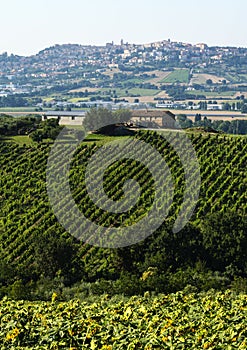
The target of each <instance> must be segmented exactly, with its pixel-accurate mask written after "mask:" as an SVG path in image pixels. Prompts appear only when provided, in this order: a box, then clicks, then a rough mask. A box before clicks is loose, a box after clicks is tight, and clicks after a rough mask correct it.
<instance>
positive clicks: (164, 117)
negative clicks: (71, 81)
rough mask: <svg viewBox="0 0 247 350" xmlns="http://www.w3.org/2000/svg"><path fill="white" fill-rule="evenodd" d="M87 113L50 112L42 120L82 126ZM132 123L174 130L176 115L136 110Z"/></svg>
mask: <svg viewBox="0 0 247 350" xmlns="http://www.w3.org/2000/svg"><path fill="white" fill-rule="evenodd" d="M85 114H86V112H85V111H71V112H67V111H65V112H64V111H50V112H45V113H44V114H43V115H42V120H47V119H51V118H55V119H58V120H59V124H60V125H82V124H83V120H84V118H85ZM130 122H132V123H133V124H134V125H136V126H144V127H152V128H169V129H170V128H174V127H175V115H174V114H173V113H171V112H170V111H166V110H155V109H149V110H148V109H136V110H132V111H131V118H130Z"/></svg>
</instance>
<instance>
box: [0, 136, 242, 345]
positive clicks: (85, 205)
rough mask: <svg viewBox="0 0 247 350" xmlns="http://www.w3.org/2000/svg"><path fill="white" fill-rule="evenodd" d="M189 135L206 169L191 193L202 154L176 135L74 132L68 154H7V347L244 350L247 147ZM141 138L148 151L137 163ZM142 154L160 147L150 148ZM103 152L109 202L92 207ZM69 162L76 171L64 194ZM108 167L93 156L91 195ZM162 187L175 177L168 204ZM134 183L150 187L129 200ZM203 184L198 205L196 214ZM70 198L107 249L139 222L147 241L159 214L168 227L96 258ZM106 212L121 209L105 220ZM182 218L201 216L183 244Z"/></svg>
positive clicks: (1, 241)
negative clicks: (78, 136)
mask: <svg viewBox="0 0 247 350" xmlns="http://www.w3.org/2000/svg"><path fill="white" fill-rule="evenodd" d="M188 137H189V139H190V141H191V143H192V145H193V149H194V150H195V154H196V157H197V159H198V162H199V166H200V173H199V172H198V171H197V170H196V171H194V172H192V175H191V177H190V179H192V182H193V183H188V181H187V179H186V171H187V170H188V169H186V168H185V167H184V164H186V159H185V158H187V159H192V158H191V157H192V155H193V152H194V151H192V150H191V149H190V147H189V146H188V143H187V142H186V139H185V138H184V136H183V135H182V134H180V133H178V132H167V133H166V134H164V135H160V134H158V133H155V132H152V131H139V132H137V133H136V134H135V136H134V137H118V138H116V137H115V138H114V137H104V136H102V135H98V136H96V135H95V136H94V135H90V137H89V138H88V139H86V140H85V141H83V142H82V143H81V144H80V145H79V146H78V147H76V144H75V139H74V138H73V137H72V138H71V137H70V135H69V134H68V135H67V141H68V142H65V143H63V142H61V143H58V144H57V146H56V147H54V145H52V144H48V143H39V144H38V143H33V144H29V145H25V144H20V145H18V144H14V143H11V142H8V143H6V142H0V174H1V177H0V179H1V180H0V181H1V182H0V198H1V214H0V269H1V273H0V298H1V301H0V322H1V328H0V342H1V345H2V348H3V349H71V350H72V349H74V350H76V349H92V350H93V349H102V350H103V349H105V350H110V349H112V350H114V349H129V350H130V349H146V350H148V349H235V348H236V349H246V336H247V334H246V319H247V318H246V316H247V315H246V310H247V297H246V292H247V279H246V276H247V266H246V260H247V239H246V236H247V233H246V227H247V222H246V209H247V200H246V199H247V198H246V190H247V188H246V184H247V181H246V180H247V176H246V164H247V138H245V137H233V136H226V135H220V134H216V135H213V134H212V135H211V134H207V133H206V134H199V133H191V134H188ZM114 140H115V141H116V142H114V143H113V144H110V146H109V144H108V142H110V141H114ZM131 140H132V141H133V140H134V143H137V144H138V143H140V145H141V148H140V149H139V150H138V148H137V152H136V153H135V157H130V158H129V157H128V155H129V154H131V150H133V143H131V142H132V141H131ZM168 140H169V141H168ZM144 142H145V144H148V145H149V146H150V147H151V148H147V149H145V148H144V146H143V143H144ZM178 146H179V147H180V149H182V150H183V153H184V155H182V156H181V154H179V152H177V150H179V147H178ZM102 147H103V148H104V147H105V148H104V162H105V164H106V168H105V171H104V176H103V185H102V191H103V192H99V193H100V196H99V197H98V198H96V199H94V200H93V199H92V198H91V197H90V195H89V194H88V191H87V189H88V187H87V179H86V175H85V174H86V171H87V169H88V164H89V161H90V159H92V158H93V157H94V156H95V154H96V152H98V151H99V149H102ZM73 149H75V152H74V154H73V157H72V158H71V159H70V158H69V155H70V154H71V152H72V150H73ZM123 149H124V151H123ZM144 149H145V152H144V151H143V150H144ZM72 153H73V152H72ZM113 153H115V154H116V153H117V154H118V155H119V158H118V157H115V158H114V159H113V158H112V157H113V156H112V155H113ZM142 153H144V154H145V161H144V162H141V161H140V160H141V154H142ZM157 153H158V156H157ZM65 159H70V169H69V173H68V174H69V175H68V178H67V182H66V181H65V179H66V171H67V170H66V167H64V165H63V164H64V160H65ZM48 160H49V161H48ZM98 162H99V161H98V160H97V158H95V162H94V163H92V164H91V173H90V176H91V177H90V181H91V183H94V182H96V183H98V179H100V171H101V167H100V166H99V165H100V164H99V163H98ZM164 162H165V163H164ZM102 163H103V162H102ZM47 164H48V168H49V169H50V171H51V172H50V175H51V176H50V180H51V179H52V181H51V183H50V184H49V186H50V188H49V191H50V194H52V199H51V197H50V200H49V198H48V194H47ZM166 167H167V168H166ZM167 169H169V171H168V170H167ZM191 169H192V170H193V169H194V168H193V167H192V168H191ZM195 169H196V168H195ZM163 170H164V171H163ZM169 172H170V173H169ZM162 176H163V177H164V176H165V178H168V177H169V176H171V179H172V183H173V189H172V191H169V188H168V190H167V191H165V194H163V193H162V192H159V189H160V187H161V185H162V181H161V180H160V179H162V178H163V177H162ZM131 179H132V180H135V183H138V184H139V187H136V189H135V190H134V191H133V187H132V190H131V191H130V192H129V193H128V192H127V193H128V196H126V188H125V184H126V181H127V180H131ZM50 180H49V181H50ZM195 185H197V186H199V185H200V193H199V198H198V201H197V204H196V207H195V208H194V206H193V201H194V200H195V198H194V197H195V193H194V192H195ZM66 186H69V188H70V189H71V194H72V199H71V198H70V196H69V195H68V194H66V193H65V195H64V196H62V198H61V193H63V191H64V188H66ZM186 190H187V192H188V194H187V197H186V196H185V195H184V192H185V191H186ZM157 193H158V194H159V195H158V196H157ZM127 197H130V198H131V200H133V203H134V205H133V206H131V207H129V201H128V200H126V198H127ZM72 200H73V201H75V203H76V204H77V206H78V208H79V210H80V212H82V213H83V214H84V216H85V218H86V219H88V220H90V222H93V223H96V224H97V225H98V226H97V230H98V231H97V235H98V236H99V237H100V236H101V235H100V234H101V233H102V232H111V231H110V229H111V230H113V232H115V231H114V229H116V228H121V227H124V228H128V227H131V225H133V224H136V223H137V224H139V226H138V227H139V229H140V232H141V234H142V230H143V231H145V226H147V224H148V223H147V221H146V222H145V221H143V219H144V218H145V217H146V213H147V212H150V211H152V210H154V213H155V215H157V217H161V218H164V220H163V221H164V222H161V225H160V227H158V228H157V229H156V231H155V232H154V233H153V234H152V235H150V236H149V237H145V236H144V237H143V240H142V241H140V242H138V243H136V244H133V245H131V246H128V247H124V246H121V245H119V247H118V248H109V246H108V247H107V248H105V247H104V246H103V245H101V243H102V242H101V241H98V243H99V244H98V246H94V245H90V244H89V243H91V242H92V241H91V242H90V239H92V238H91V237H94V234H95V232H93V231H92V228H90V229H89V236H87V241H88V242H87V243H85V242H84V240H82V241H81V240H78V239H76V236H75V235H74V236H72V235H70V234H69V232H73V230H75V229H76V228H77V227H80V229H81V231H80V232H83V233H85V232H86V229H87V225H86V224H85V225H84V223H82V224H80V225H81V226H79V223H78V222H77V218H76V217H75V216H73V215H74V214H73V212H72V211H71V210H70V208H71V201H72ZM167 201H168V202H169V206H168V207H167V208H165V209H164V207H165V203H166V202H167ZM115 203H120V210H119V211H118V210H115V209H116V208H115ZM131 203H132V202H131ZM106 205H108V207H109V208H113V210H110V211H107V210H105V208H106V207H105V206H106ZM183 206H185V207H186V208H187V209H188V212H191V215H190V217H188V218H187V217H186V216H183V215H182V219H183V218H185V219H186V220H187V219H190V221H189V223H187V224H186V222H185V223H184V225H185V224H186V225H185V226H184V227H183V228H182V229H181V230H180V231H179V232H176V231H173V227H174V224H175V223H176V222H177V220H178V218H179V217H180V216H181V208H183ZM54 209H55V210H56V215H57V216H59V218H60V222H61V221H62V223H63V226H64V227H66V228H68V230H67V232H66V230H65V228H64V227H63V226H62V225H61V224H60V223H59V221H58V219H57V217H56V216H55V213H54ZM193 209H195V210H194V211H193ZM162 215H163V216H162ZM150 217H151V216H150ZM150 220H154V218H152V217H151V219H150ZM154 222H155V220H154ZM180 222H182V223H183V220H182V221H180ZM83 225H84V226H83ZM141 225H142V226H141ZM90 230H91V231H90ZM105 230H108V231H105ZM141 234H140V237H141ZM83 237H85V236H83ZM77 238H82V237H77ZM89 238H90V239H89ZM113 238H114V237H113ZM109 241H110V242H111V238H110V236H109V237H108V242H109ZM212 288H214V290H213V289H212ZM229 288H231V290H229ZM181 290H183V291H181ZM241 292H242V293H241ZM106 293H107V294H106ZM164 293H165V294H164ZM102 294H104V295H102ZM120 295H122V296H120ZM133 295H135V296H133ZM137 295H138V296H137ZM127 296H129V298H127ZM11 299H15V301H12V300H11ZM21 299H25V300H26V301H23V300H22V301H21ZM27 300H28V301H27ZM37 300H38V301H37Z"/></svg>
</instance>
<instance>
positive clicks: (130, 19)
mask: <svg viewBox="0 0 247 350" xmlns="http://www.w3.org/2000/svg"><path fill="white" fill-rule="evenodd" d="M0 10H1V17H0V53H2V52H5V51H7V52H8V53H15V54H19V55H24V54H28V55H30V54H34V53H37V52H38V51H40V50H42V49H44V48H46V47H48V46H52V45H54V44H62V43H78V44H105V43H106V42H111V41H112V40H113V41H114V42H120V40H121V38H123V39H124V41H125V42H126V41H128V42H131V43H147V42H152V41H158V40H162V39H168V38H170V39H171V40H172V41H183V42H191V43H198V42H205V43H208V44H209V45H221V46H225V45H232V46H243V47H247V20H246V16H247V1H246V0H234V1H233V0H225V1H224V0H205V1H202V0H150V1H147V0H142V1H141V0H125V1H122V0H115V1H114V0H85V1H84V0H1V6H0Z"/></svg>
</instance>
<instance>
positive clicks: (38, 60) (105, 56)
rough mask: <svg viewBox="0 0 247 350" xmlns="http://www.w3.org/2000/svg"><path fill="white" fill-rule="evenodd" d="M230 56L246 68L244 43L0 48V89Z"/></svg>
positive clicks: (216, 61) (209, 63) (193, 65)
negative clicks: (19, 51)
mask: <svg viewBox="0 0 247 350" xmlns="http://www.w3.org/2000/svg"><path fill="white" fill-rule="evenodd" d="M234 62H235V63H236V65H238V66H239V72H238V73H239V74H240V75H241V74H245V72H246V70H245V69H244V67H246V65H247V48H237V47H209V46H207V44H205V43H199V44H196V45H192V44H189V43H182V42H172V41H171V40H169V39H168V40H163V41H158V42H153V43H149V44H139V45H138V44H129V43H124V41H123V40H121V43H119V44H115V43H114V42H111V43H107V44H106V45H105V46H91V45H88V46H83V45H74V44H68V45H55V46H53V47H50V48H47V49H45V50H43V51H40V52H39V53H38V54H37V55H33V56H29V57H23V56H16V55H13V54H11V55H8V54H7V53H3V54H1V55H0V95H5V94H11V93H15V94H17V93H30V92H34V91H36V90H39V89H42V88H44V87H46V88H49V87H51V86H52V85H53V84H56V83H58V82H61V81H63V80H64V79H70V80H72V81H73V79H75V78H80V79H82V78H84V80H85V79H88V80H90V79H92V78H94V79H97V78H99V76H100V75H101V74H102V73H103V72H104V70H105V69H112V68H120V69H121V68H123V66H124V67H125V69H126V70H128V69H129V70H133V69H135V68H141V67H143V66H144V65H146V66H147V67H149V68H152V67H153V68H157V69H163V70H165V69H167V70H169V68H172V67H181V68H190V69H204V70H205V69H207V68H208V69H212V70H213V68H214V67H215V66H217V67H219V66H220V65H233V64H234ZM242 66H243V70H241V67H242ZM147 67H145V69H144V70H146V68H147Z"/></svg>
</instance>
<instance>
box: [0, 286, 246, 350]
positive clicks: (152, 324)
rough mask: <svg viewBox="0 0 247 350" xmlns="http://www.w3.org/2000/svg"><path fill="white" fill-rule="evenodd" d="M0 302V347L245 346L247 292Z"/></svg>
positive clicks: (147, 347)
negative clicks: (246, 293) (88, 299)
mask: <svg viewBox="0 0 247 350" xmlns="http://www.w3.org/2000/svg"><path fill="white" fill-rule="evenodd" d="M55 299H56V295H53V300H52V302H24V301H19V302H13V301H11V300H7V299H3V300H2V301H1V302H0V319H1V331H0V342H1V344H2V346H3V348H4V349H6V350H7V349H71V350H72V349H74V350H76V349H92V350H94V349H97V350H100V349H102V350H103V349H105V350H110V349H112V350H115V349H126V350H127V349H128V350H130V349H145V350H148V349H169V350H171V349H224V350H226V349H246V346H247V343H246V338H247V295H245V294H239V295H236V294H233V293H232V292H231V291H229V290H227V291H225V292H224V293H222V292H215V291H214V290H211V291H209V292H207V293H199V294H195V293H189V294H187V293H184V292H177V293H176V294H170V295H164V294H161V295H158V296H153V297H151V296H150V295H147V293H146V294H145V295H144V297H137V296H134V297H132V298H130V299H124V298H122V297H119V296H118V297H117V296H115V297H114V298H113V299H109V297H108V296H107V295H104V296H102V297H100V298H98V299H97V301H91V302H89V301H83V302H81V301H79V300H73V301H70V302H65V303H61V302H57V301H56V300H55Z"/></svg>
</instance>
